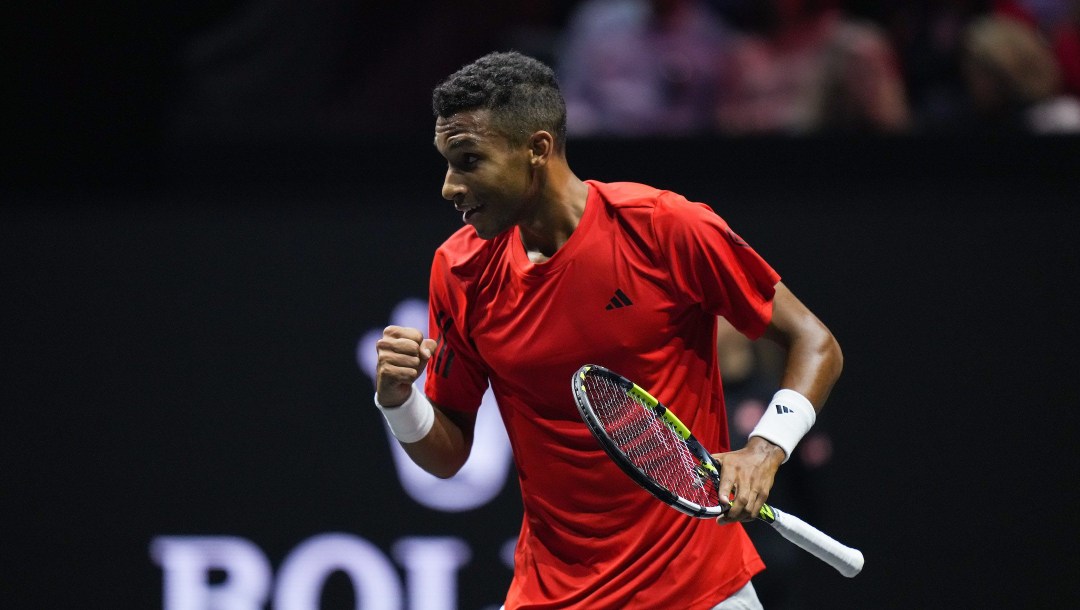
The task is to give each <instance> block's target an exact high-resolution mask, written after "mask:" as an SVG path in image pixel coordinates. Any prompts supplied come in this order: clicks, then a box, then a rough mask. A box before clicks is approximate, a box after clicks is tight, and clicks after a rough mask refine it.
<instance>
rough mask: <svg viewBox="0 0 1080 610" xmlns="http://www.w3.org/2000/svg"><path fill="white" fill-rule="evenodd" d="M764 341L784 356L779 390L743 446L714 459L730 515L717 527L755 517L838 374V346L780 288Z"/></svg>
mask: <svg viewBox="0 0 1080 610" xmlns="http://www.w3.org/2000/svg"><path fill="white" fill-rule="evenodd" d="M764 336H765V337H767V338H769V339H770V340H772V341H774V342H776V343H777V344H779V345H780V346H781V347H783V348H784V349H785V350H786V351H787V359H786V363H785V366H784V373H783V376H782V377H781V380H780V388H781V390H780V391H779V392H777V395H776V396H775V397H774V399H773V402H772V403H770V405H769V409H771V410H772V411H770V410H767V411H766V413H765V415H764V416H763V417H762V423H760V424H759V425H758V427H757V428H756V429H755V431H754V432H752V433H751V436H750V439H749V441H748V442H747V443H746V446H745V447H744V448H742V449H740V450H738V451H732V452H730V453H722V454H718V455H717V456H716V457H717V459H718V461H719V462H720V464H721V466H722V468H721V469H720V489H725V490H731V492H732V493H734V498H733V499H732V500H731V509H730V510H729V511H728V512H727V513H726V514H725V516H724V517H721V518H720V519H719V522H720V523H730V522H734V521H747V520H750V519H753V518H755V517H756V516H757V514H758V511H759V510H760V509H761V505H762V504H764V503H765V501H766V500H767V498H768V497H769V491H770V490H771V489H772V486H773V481H774V480H775V478H776V472H777V470H778V469H779V468H780V465H781V464H782V463H784V462H785V461H786V460H787V459H788V458H789V457H790V455H789V453H790V452H791V450H792V449H794V446H795V443H797V442H798V440H799V439H800V438H802V435H803V434H805V433H806V430H808V429H809V427H810V426H811V425H813V421H814V419H816V416H817V412H819V411H821V408H822V406H823V405H824V404H825V401H826V399H828V397H829V392H830V391H831V390H832V387H833V384H834V383H836V380H837V379H838V378H839V377H840V371H841V369H842V368H843V360H844V358H843V354H842V353H841V351H840V344H839V343H837V341H836V338H835V337H833V334H832V332H830V331H829V329H828V327H826V326H825V324H824V323H822V322H821V320H819V319H818V317H817V316H815V315H814V314H813V312H811V311H810V310H809V309H807V307H806V306H805V305H803V303H802V302H801V301H800V300H799V299H798V298H797V297H796V296H795V295H794V294H792V292H791V291H790V290H789V289H788V288H787V287H786V286H784V284H783V282H779V283H777V284H776V294H775V295H774V297H773V312H772V320H771V321H770V322H769V325H768V327H767V328H766V330H765V333H764ZM777 405H779V408H777ZM785 447H786V449H785Z"/></svg>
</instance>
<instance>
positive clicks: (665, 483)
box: [571, 364, 863, 578]
mask: <svg viewBox="0 0 1080 610" xmlns="http://www.w3.org/2000/svg"><path fill="white" fill-rule="evenodd" d="M571 385H572V387H573V394H574V401H575V402H576V403H577V407H578V411H580V412H581V417H582V419H584V420H585V423H586V424H587V425H588V427H589V430H590V431H591V432H592V433H593V436H595V437H596V440H598V441H599V442H600V445H601V446H602V447H603V448H604V451H606V452H607V454H608V455H609V456H610V457H611V459H612V460H614V461H615V463H616V464H618V465H619V467H620V468H622V470H623V471H624V472H625V473H626V474H628V475H629V476H630V478H632V479H633V480H634V481H635V482H636V483H637V484H638V485H640V486H642V487H644V488H645V489H646V490H647V491H649V492H650V493H651V494H653V495H654V496H656V497H657V498H659V499H660V500H662V501H663V502H665V503H667V504H669V505H671V506H672V507H673V508H675V509H677V510H679V511H681V512H683V513H686V514H687V515H690V516H692V517H698V518H702V519H705V518H710V519H715V518H716V517H719V516H720V515H722V514H723V513H724V512H725V511H726V510H727V509H728V505H727V504H726V503H722V502H720V491H719V485H720V472H719V468H718V465H717V463H716V461H715V460H714V459H713V457H712V456H711V455H709V452H708V451H706V450H705V448H704V447H702V446H701V443H699V442H698V440H697V439H696V438H694V435H693V434H691V433H690V430H689V429H688V428H687V427H686V426H685V425H683V423H682V422H681V421H679V419H678V418H677V417H675V415H674V414H673V413H672V412H671V411H669V410H668V409H667V407H665V406H664V405H663V404H661V403H660V402H659V401H658V400H656V399H655V398H653V397H652V396H651V395H650V394H649V393H648V392H646V391H645V390H643V389H642V388H641V387H639V386H638V385H637V384H635V383H634V382H632V381H630V380H629V379H627V378H625V377H623V376H621V375H619V374H617V373H614V372H612V371H610V370H608V369H606V368H604V367H602V366H597V365H592V364H588V365H585V366H583V367H581V368H580V369H578V371H577V372H576V373H574V377H573V380H572V382H571ZM758 519H760V520H762V521H764V522H766V523H769V524H770V525H772V526H773V528H774V529H776V531H778V532H780V535H781V536H783V537H784V538H786V539H788V540H789V541H791V542H792V543H794V544H795V545H797V546H799V547H800V548H802V549H803V550H805V551H807V552H808V553H810V554H811V555H813V556H815V557H817V558H818V559H820V560H822V561H824V562H825V563H827V564H829V565H831V566H832V567H834V568H836V569H837V571H839V572H840V573H841V574H843V575H844V576H847V577H849V578H850V577H853V576H855V575H856V574H858V573H859V572H860V571H861V570H862V567H863V554H862V552H861V551H859V550H857V549H853V548H851V547H848V546H844V545H843V544H840V543H839V542H837V541H836V540H834V539H833V538H831V537H829V536H827V535H825V534H824V533H822V532H821V531H820V530H818V529H817V528H815V527H813V526H811V525H809V524H807V523H806V522H805V521H803V520H802V519H799V518H798V517H796V516H794V515H789V514H787V513H784V512H781V511H779V510H777V509H776V508H775V507H771V506H769V505H767V504H766V505H763V506H762V507H761V511H760V512H759V514H758Z"/></svg>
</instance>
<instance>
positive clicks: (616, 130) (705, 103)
mask: <svg viewBox="0 0 1080 610" xmlns="http://www.w3.org/2000/svg"><path fill="white" fill-rule="evenodd" d="M729 40H730V33H729V29H728V28H727V27H726V26H725V25H724V23H723V22H722V21H721V20H720V19H719V18H718V16H717V15H715V14H714V13H713V12H712V10H711V9H710V7H709V6H708V5H707V4H706V2H705V1H704V0H586V1H585V2H583V3H582V4H581V5H580V6H579V7H578V9H577V10H576V11H575V12H574V13H573V14H572V15H571V16H570V19H569V22H568V24H567V29H566V36H565V39H564V41H563V45H562V47H561V51H560V52H559V53H558V57H559V60H558V64H557V71H558V73H559V80H560V84H561V86H562V90H563V95H564V96H565V97H566V106H567V123H568V129H569V131H570V132H571V133H572V134H578V135H583V134H584V135H590V134H618V135H656V134H661V135H685V134H693V133H696V132H701V131H707V130H711V128H712V125H713V123H712V109H713V108H714V106H715V94H716V90H717V83H718V81H719V79H720V73H719V71H720V68H721V66H722V58H723V56H724V53H725V51H726V46H727V43H728V41H729Z"/></svg>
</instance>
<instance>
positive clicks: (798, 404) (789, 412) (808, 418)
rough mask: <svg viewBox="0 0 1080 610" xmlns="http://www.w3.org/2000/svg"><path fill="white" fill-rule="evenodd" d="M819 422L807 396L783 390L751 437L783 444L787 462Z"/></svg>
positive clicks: (766, 411) (782, 447)
mask: <svg viewBox="0 0 1080 610" xmlns="http://www.w3.org/2000/svg"><path fill="white" fill-rule="evenodd" d="M816 420H817V411H815V410H814V405H812V404H810V401H809V400H807V398H806V397H805V396H803V395H802V394H800V393H798V392H796V391H795V390H788V389H783V390H780V391H779V392H777V393H776V394H774V395H773V399H772V402H770V403H769V407H768V408H767V409H765V413H764V415H762V416H761V421H759V422H758V424H757V426H755V427H754V430H753V432H751V433H750V438H753V437H755V436H760V437H761V438H763V439H765V440H767V441H769V442H771V443H773V444H776V445H779V446H780V448H781V449H783V450H784V453H785V454H786V455H785V457H784V461H785V462H787V461H788V460H789V459H791V454H792V452H794V451H795V445H798V444H799V441H800V440H802V437H803V436H804V435H806V433H807V432H809V431H810V427H811V426H813V425H814V421H816Z"/></svg>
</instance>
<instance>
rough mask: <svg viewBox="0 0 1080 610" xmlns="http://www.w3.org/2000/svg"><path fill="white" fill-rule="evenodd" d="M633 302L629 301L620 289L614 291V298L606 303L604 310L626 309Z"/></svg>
mask: <svg viewBox="0 0 1080 610" xmlns="http://www.w3.org/2000/svg"><path fill="white" fill-rule="evenodd" d="M633 304H634V302H633V301H631V300H630V297H628V296H626V293H625V292H623V291H622V289H620V288H616V289H615V296H613V297H611V301H609V302H608V304H607V307H605V308H604V309H607V310H609V311H610V310H612V309H619V308H620V307H626V306H628V305H633Z"/></svg>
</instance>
